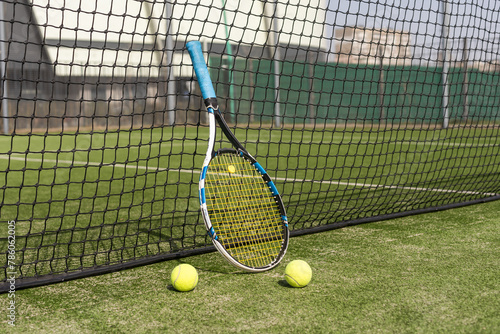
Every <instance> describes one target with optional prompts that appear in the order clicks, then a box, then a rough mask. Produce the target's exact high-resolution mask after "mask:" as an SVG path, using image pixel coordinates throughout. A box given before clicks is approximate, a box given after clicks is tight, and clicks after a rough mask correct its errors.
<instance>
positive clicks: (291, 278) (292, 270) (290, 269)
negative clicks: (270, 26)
mask: <svg viewBox="0 0 500 334" xmlns="http://www.w3.org/2000/svg"><path fill="white" fill-rule="evenodd" d="M311 278H312V270H311V267H309V264H307V262H306V261H303V260H293V261H292V262H290V263H289V264H288V265H287V266H286V268H285V279H286V281H287V282H288V284H290V285H291V286H293V287H294V288H303V287H305V286H306V285H307V284H309V282H311Z"/></svg>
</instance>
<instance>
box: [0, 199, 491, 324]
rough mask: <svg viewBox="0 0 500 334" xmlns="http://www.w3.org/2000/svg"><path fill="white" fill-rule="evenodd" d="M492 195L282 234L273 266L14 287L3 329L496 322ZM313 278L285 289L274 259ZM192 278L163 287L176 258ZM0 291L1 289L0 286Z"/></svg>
mask: <svg viewBox="0 0 500 334" xmlns="http://www.w3.org/2000/svg"><path fill="white" fill-rule="evenodd" d="M499 211H500V202H499V201H495V202H490V203H486V204H480V205H474V206H468V207H463V208H458V209H453V210H447V211H441V212H437V213H430V214H423V215H416V216H410V217H405V218H398V219H394V220H387V221H381V222H376V223H371V224H363V225H358V226H354V227H346V228H343V229H338V230H333V231H327V232H322V233H318V234H313V235H307V236H301V237H297V238H292V240H291V243H290V247H289V250H288V253H287V255H286V257H285V259H284V261H283V262H282V264H280V265H279V266H278V267H277V268H275V269H274V270H272V271H268V272H265V273H260V274H246V273H242V272H240V271H237V270H235V269H234V268H233V267H232V266H230V265H229V264H227V263H226V261H225V260H223V258H222V257H221V256H220V255H219V254H218V253H209V254H204V255H201V256H193V257H188V258H184V259H182V260H172V261H166V262H162V263H157V264H154V265H148V266H144V267H138V268H135V269H131V270H125V271H121V272H116V273H112V274H107V275H102V276H96V277H89V278H84V279H79V280H75V281H70V282H64V283H60V284H56V285H50V286H43V287H38V288H33V289H28V290H21V291H18V292H17V293H16V298H17V311H18V315H17V319H16V327H15V328H8V327H6V326H7V323H6V320H5V319H4V320H2V327H3V328H7V330H8V332H11V333H24V332H32V331H37V332H39V333H53V332H58V333H77V332H78V333H96V332H101V331H106V332H109V333H152V332H160V331H161V332H166V333H255V332H262V333H283V332H291V333H498V332H499V331H500V316H499V314H498V310H499V309H500V295H499V294H500V284H499V282H498V275H499V271H498V268H500V262H499V259H500V249H499V247H497V246H498V243H499V238H498V224H499V217H498V212H499ZM293 259H304V260H306V261H307V262H308V263H309V264H310V265H311V267H312V269H313V279H312V281H311V283H310V285H309V286H307V287H306V288H303V289H292V288H289V287H288V286H287V285H286V283H284V280H283V273H284V268H285V266H286V264H287V263H288V262H290V261H291V260H293ZM182 262H185V263H190V264H192V265H194V266H195V267H196V268H197V270H198V273H199V277H200V280H199V284H198V286H197V287H196V289H195V290H194V291H192V292H188V293H180V292H176V291H174V290H173V289H172V288H171V287H169V277H170V271H171V270H172V269H173V268H174V267H175V266H176V265H177V264H179V263H182ZM4 297H5V296H4Z"/></svg>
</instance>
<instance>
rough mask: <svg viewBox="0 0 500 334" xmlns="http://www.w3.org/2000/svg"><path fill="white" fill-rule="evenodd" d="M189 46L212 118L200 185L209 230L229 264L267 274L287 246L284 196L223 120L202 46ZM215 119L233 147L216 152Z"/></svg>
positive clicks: (287, 232) (197, 44) (193, 42)
mask: <svg viewBox="0 0 500 334" xmlns="http://www.w3.org/2000/svg"><path fill="white" fill-rule="evenodd" d="M186 47H187V49H188V51H189V55H190V56H191V60H192V62H193V67H194V70H195V73H196V77H197V78H198V84H199V86H200V89H201V92H202V95H203V99H204V102H205V105H206V107H207V111H208V115H209V129H210V134H209V141H208V148H207V153H206V156H205V160H204V162H203V167H202V172H201V176H200V182H199V196H200V205H201V213H202V216H203V220H204V222H205V226H206V228H207V230H208V233H209V235H210V237H211V238H212V242H213V244H214V245H215V247H216V248H217V250H218V251H219V252H220V253H221V254H222V255H223V256H224V257H225V258H226V259H227V260H229V262H230V263H231V264H233V265H235V266H236V267H238V268H241V269H244V270H247V271H252V272H259V271H264V270H269V269H271V268H273V267H275V266H276V265H278V264H279V262H280V261H281V259H282V258H283V256H284V255H285V252H286V249H287V247H288V239H289V230H288V221H287V217H286V213H285V208H284V205H283V202H282V200H281V196H280V194H279V192H278V190H277V189H276V186H275V185H274V183H273V181H272V180H271V178H270V177H269V175H268V174H267V172H266V171H265V170H264V168H263V167H262V166H261V165H260V164H259V163H258V162H257V161H256V160H255V158H254V157H252V156H251V155H250V154H249V153H248V152H247V150H246V149H245V148H244V147H243V146H242V145H241V143H240V142H239V141H238V139H236V137H235V135H234V134H233V133H232V132H231V130H230V129H229V127H228V126H227V124H226V122H225V120H224V118H223V117H222V114H221V112H220V110H219V107H218V105H217V99H216V95H215V91H214V88H213V84H212V80H211V79H210V74H209V72H208V68H207V65H206V63H205V59H204V57H203V53H202V49H201V44H200V42H199V41H191V42H188V43H187V44H186ZM216 121H217V123H218V125H219V127H220V129H221V130H222V132H223V133H224V135H225V136H226V137H227V139H228V140H229V141H230V142H231V144H232V145H233V147H232V148H221V149H219V150H217V151H215V150H214V144H215V135H216Z"/></svg>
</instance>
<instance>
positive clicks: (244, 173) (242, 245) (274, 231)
mask: <svg viewBox="0 0 500 334" xmlns="http://www.w3.org/2000/svg"><path fill="white" fill-rule="evenodd" d="M205 189H206V198H207V210H208V213H209V215H210V220H211V222H212V226H213V228H214V230H215V232H216V233H217V235H218V237H219V241H220V242H221V243H222V244H223V246H224V248H225V249H226V250H227V252H228V253H229V254H230V255H231V256H232V257H233V258H234V259H236V260H237V261H238V262H240V263H242V264H244V265H247V266H250V267H263V266H265V265H268V264H269V263H271V262H272V261H273V260H274V259H275V258H276V257H277V256H278V255H279V253H280V251H281V247H282V241H283V226H282V220H281V214H280V211H279V207H278V205H277V204H276V201H275V199H274V196H273V195H272V194H271V192H270V190H269V187H268V185H267V184H266V183H265V182H264V180H263V179H262V177H261V175H260V173H259V172H258V171H257V170H256V169H255V167H253V166H252V165H251V164H250V162H249V161H247V160H246V159H244V158H242V157H240V156H238V155H236V154H221V155H218V156H216V157H215V158H214V159H212V161H211V162H210V165H209V169H208V172H207V177H206V183H205Z"/></svg>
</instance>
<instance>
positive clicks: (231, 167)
mask: <svg viewBox="0 0 500 334" xmlns="http://www.w3.org/2000/svg"><path fill="white" fill-rule="evenodd" d="M227 170H228V171H229V173H234V172H236V167H234V166H233V165H229V166H227Z"/></svg>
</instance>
